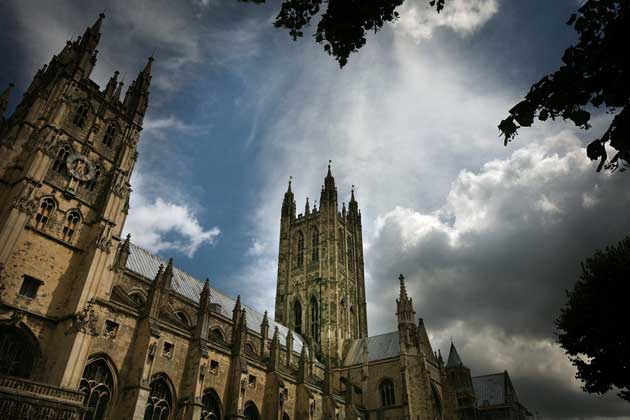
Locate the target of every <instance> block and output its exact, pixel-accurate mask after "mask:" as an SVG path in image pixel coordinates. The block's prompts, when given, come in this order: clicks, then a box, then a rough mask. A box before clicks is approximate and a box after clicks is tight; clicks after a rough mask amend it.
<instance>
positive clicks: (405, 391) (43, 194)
mask: <svg viewBox="0 0 630 420" xmlns="http://www.w3.org/2000/svg"><path fill="white" fill-rule="evenodd" d="M103 20H104V15H103V14H101V15H99V17H98V19H97V20H96V22H95V23H94V24H93V25H92V26H90V27H88V28H87V29H86V30H85V33H84V34H83V35H82V36H80V37H78V38H76V39H73V40H71V41H68V42H67V44H66V45H65V46H64V48H63V49H62V51H61V52H59V53H58V54H57V55H55V56H53V58H52V60H51V61H50V63H49V64H48V65H45V66H44V67H43V68H41V69H40V70H38V71H37V73H36V74H35V76H34V78H33V80H32V82H31V84H30V86H29V87H28V89H26V91H25V93H24V96H23V98H22V99H21V101H20V103H19V104H18V105H17V107H16V108H15V110H14V111H13V112H12V113H11V115H10V116H8V117H7V118H5V117H4V114H5V112H6V110H7V108H8V101H9V96H10V90H11V86H9V88H7V89H6V90H5V91H4V92H3V93H2V95H1V96H0V116H1V117H2V118H1V120H0V124H1V125H0V414H1V415H2V417H3V419H5V420H26V419H46V420H79V419H82V420H105V419H107V420H118V419H122V420H211V419H212V420H220V419H221V420H223V419H229V420H236V419H248V420H250V419H251V420H255V419H264V420H290V419H297V420H314V419H331V420H343V419H348V420H349V419H352V420H359V419H361V420H369V419H372V420H376V419H379V420H435V419H440V420H457V419H462V420H464V419H466V420H467V419H490V418H493V419H502V418H505V419H514V420H521V419H525V418H529V416H530V414H529V412H528V411H527V409H526V408H525V407H524V406H523V405H521V403H520V402H519V401H518V398H517V397H516V392H515V391H514V387H513V386H512V384H511V381H510V379H509V376H508V374H507V372H504V373H500V374H497V375H486V376H481V377H474V378H473V377H472V376H471V373H470V370H469V369H468V368H467V367H466V366H464V364H463V363H462V361H461V359H460V357H459V355H458V354H457V350H456V349H455V347H454V346H453V345H452V346H451V351H450V354H449V356H448V360H447V362H444V360H443V359H442V356H441V354H440V353H439V352H438V353H436V352H434V351H433V349H432V347H431V343H430V341H429V336H428V334H427V331H426V329H425V325H424V322H423V320H422V318H419V319H418V318H416V312H415V308H414V304H413V300H412V298H411V297H410V296H408V294H407V291H406V289H405V279H404V277H403V276H402V275H400V277H399V279H398V280H399V282H400V294H399V297H398V299H396V301H395V302H392V308H391V309H392V316H396V317H397V320H398V328H397V330H396V331H392V332H389V333H386V334H381V335H377V336H369V335H368V322H367V305H366V290H365V281H364V261H363V243H362V226H361V212H360V210H359V206H358V203H357V200H356V199H355V196H354V192H353V193H352V196H351V197H350V200H349V204H348V208H347V209H346V207H345V205H343V206H342V208H341V209H339V203H338V197H337V189H336V186H335V179H334V177H333V175H332V171H331V169H330V166H329V167H328V173H327V175H326V176H325V179H324V185H323V187H322V190H321V196H320V200H319V207H318V208H317V207H313V208H310V206H309V204H308V202H307V204H306V206H305V209H304V212H303V213H301V214H296V204H295V200H294V196H293V192H292V190H291V183H289V186H288V189H287V192H286V193H285V195H284V200H283V201H282V205H281V207H280V205H279V210H280V220H281V224H280V242H279V243H280V245H279V256H278V277H277V288H276V301H275V320H274V319H272V318H271V317H269V316H268V315H267V312H265V313H259V312H257V311H255V310H253V309H252V308H250V307H248V306H247V304H246V303H245V302H242V301H241V299H240V297H237V298H236V299H233V298H231V297H229V296H227V295H225V294H223V293H221V291H219V290H216V289H215V288H213V287H212V286H211V285H210V282H209V280H207V279H206V280H205V281H202V280H200V279H196V278H194V277H192V276H191V275H189V274H188V273H186V272H184V271H182V270H180V269H178V268H177V267H176V265H175V263H174V261H173V260H172V259H169V260H168V261H164V260H162V259H161V258H160V257H158V256H156V255H153V254H151V253H150V252H148V251H146V250H145V249H142V248H141V247H138V246H137V245H135V244H134V243H133V241H132V238H130V237H129V236H126V237H124V236H123V228H124V224H125V219H126V217H127V214H128V211H129V196H130V193H131V188H130V183H129V179H130V177H131V174H132V172H133V169H134V165H135V163H136V160H137V157H138V154H137V145H138V142H139V140H140V133H141V131H142V124H143V118H144V115H145V112H146V110H147V107H148V104H149V88H150V84H151V72H152V69H151V65H152V61H153V58H149V60H148V62H147V63H146V65H145V66H144V68H142V70H140V71H139V73H138V76H137V77H136V78H135V80H134V81H133V82H132V83H131V85H130V86H129V87H128V88H127V89H126V90H125V93H124V95H123V93H122V91H123V82H121V81H119V80H118V72H116V73H114V75H113V76H112V77H111V79H110V80H109V82H108V83H107V85H106V86H105V87H104V88H103V89H101V87H99V85H98V84H96V83H95V82H94V81H92V80H91V79H90V75H91V72H92V70H93V68H94V66H95V64H96V56H97V49H96V48H97V45H98V43H99V39H100V37H101V26H102V24H103ZM278 204H280V200H279V201H278Z"/></svg>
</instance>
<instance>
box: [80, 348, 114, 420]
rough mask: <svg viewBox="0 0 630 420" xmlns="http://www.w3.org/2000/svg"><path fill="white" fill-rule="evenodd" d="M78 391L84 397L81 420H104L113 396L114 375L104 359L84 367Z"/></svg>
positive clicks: (93, 361)
mask: <svg viewBox="0 0 630 420" xmlns="http://www.w3.org/2000/svg"><path fill="white" fill-rule="evenodd" d="M79 391H80V392H82V393H83V394H84V395H85V397H84V399H83V405H85V408H86V412H85V414H84V417H83V420H103V419H105V416H106V415H107V410H108V409H109V405H110V402H111V401H112V399H113V395H114V374H113V372H112V370H111V369H110V367H109V365H108V363H107V362H106V361H105V360H104V359H102V358H99V359H96V360H92V361H91V362H89V363H88V364H87V366H85V369H84V370H83V376H82V377H81V384H80V385H79Z"/></svg>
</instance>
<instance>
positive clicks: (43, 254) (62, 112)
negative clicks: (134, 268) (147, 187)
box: [0, 14, 153, 389]
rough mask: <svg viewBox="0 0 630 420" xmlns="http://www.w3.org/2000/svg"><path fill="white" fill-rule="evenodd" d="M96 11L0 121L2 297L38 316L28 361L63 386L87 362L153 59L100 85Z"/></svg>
mask: <svg viewBox="0 0 630 420" xmlns="http://www.w3.org/2000/svg"><path fill="white" fill-rule="evenodd" d="M103 19H104V15H103V14H101V15H99V17H98V19H97V20H96V22H95V23H94V24H93V25H92V26H90V27H88V28H87V29H86V30H85V33H84V34H83V35H82V36H80V37H78V38H77V39H75V40H72V41H68V42H67V44H66V45H65V47H64V48H63V50H62V51H61V52H60V53H59V54H57V55H55V56H53V58H52V60H51V61H50V63H49V64H48V65H45V66H44V67H43V68H42V69H40V70H39V71H38V72H37V73H36V75H35V77H34V78H33V81H32V82H31V84H30V86H29V87H28V89H27V90H26V92H25V94H24V97H23V99H22V100H21V102H20V103H19V105H18V106H17V108H16V110H15V111H14V112H13V114H12V115H11V116H10V117H9V118H8V119H6V120H4V119H3V121H2V127H1V128H0V152H1V156H2V159H1V160H0V181H1V182H0V270H1V271H2V273H0V274H1V276H2V281H3V291H2V294H3V296H2V299H1V300H2V301H3V302H4V304H5V305H9V303H10V302H12V303H10V304H11V305H13V306H15V308H16V311H17V310H18V308H19V309H24V310H26V311H27V312H28V311H31V312H36V313H41V314H44V317H43V318H41V320H42V322H43V323H42V324H41V325H38V326H37V328H38V331H39V330H41V331H46V333H45V334H44V338H43V340H42V348H43V349H45V350H50V351H48V352H47V353H46V354H47V355H48V356H47V358H46V360H44V361H43V363H39V364H38V369H40V370H41V375H42V376H43V373H44V372H45V373H46V377H47V379H48V381H49V383H51V384H54V385H57V386H61V387H65V388H68V389H76V388H77V387H78V386H79V381H80V379H81V374H82V371H83V366H84V365H85V363H86V360H85V359H86V358H87V351H88V348H89V346H90V340H91V338H92V334H91V333H92V330H91V328H93V325H91V323H90V319H91V314H93V312H92V311H93V309H92V308H93V305H94V303H95V302H96V301H98V300H106V299H108V298H109V296H108V294H109V293H110V291H111V288H112V281H113V276H114V273H113V271H112V270H111V267H112V265H113V263H114V258H115V253H116V249H117V248H118V246H119V244H120V242H121V239H120V235H121V231H122V228H123V225H124V222H125V219H126V216H127V210H128V207H129V204H128V202H129V193H130V186H129V178H130V176H131V173H132V171H133V168H134V164H135V162H136V158H137V152H136V146H137V143H138V140H139V137H140V131H141V130H142V121H143V118H144V113H145V111H146V109H147V106H148V97H149V84H150V82H151V62H152V60H153V59H152V58H150V59H149V62H148V63H147V64H146V66H145V67H144V69H143V70H142V71H140V73H139V75H138V77H137V78H136V80H135V81H134V82H133V83H132V85H131V86H130V87H129V89H128V90H127V93H126V95H125V96H124V99H123V98H121V89H122V82H119V81H118V80H117V79H118V72H116V73H115V74H114V75H113V76H112V77H111V79H110V80H109V83H108V84H107V86H106V87H105V89H104V90H100V89H99V86H98V85H97V84H96V83H95V82H93V81H92V80H91V79H90V74H91V72H92V70H93V68H94V66H95V64H96V56H97V53H98V51H97V50H96V48H97V45H98V43H99V40H100V37H101V33H100V30H101V25H102V22H103ZM5 107H6V101H3V109H2V111H3V113H4V110H5V109H4V108H5ZM53 349H54V351H53Z"/></svg>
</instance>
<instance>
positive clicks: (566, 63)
mask: <svg viewBox="0 0 630 420" xmlns="http://www.w3.org/2000/svg"><path fill="white" fill-rule="evenodd" d="M629 12H630V2H629V1H628V0H589V1H587V2H586V3H584V5H583V6H582V7H580V8H579V9H578V13H576V14H573V15H572V16H571V18H570V19H569V21H568V22H567V24H568V25H573V27H574V28H575V30H576V31H577V32H578V34H579V42H578V43H577V44H576V45H574V46H571V47H569V48H568V49H567V50H566V51H565V52H564V55H563V57H562V63H563V64H562V65H561V66H560V68H559V69H558V70H556V72H555V73H553V74H550V75H548V76H545V77H543V78H542V79H540V81H539V82H538V83H536V84H534V85H533V86H532V87H531V89H530V91H529V93H528V94H527V95H526V96H525V99H524V100H522V101H521V102H519V103H518V104H516V106H514V107H513V108H512V109H511V110H510V111H509V113H510V115H509V116H508V117H507V118H506V119H504V120H503V121H501V123H500V124H499V130H500V131H501V133H502V135H503V136H504V138H505V144H507V143H508V142H509V141H510V140H512V139H513V138H514V136H515V135H516V133H517V130H518V129H519V128H520V127H529V126H531V125H532V124H533V123H534V118H538V119H539V120H540V121H545V120H547V119H548V118H551V119H555V118H558V117H560V118H562V119H564V120H571V121H573V123H574V124H575V125H576V126H578V127H580V128H583V129H588V128H590V124H589V121H590V119H591V113H590V112H589V109H591V110H592V108H600V107H603V108H604V109H605V110H606V111H607V112H608V113H611V114H616V115H615V117H614V118H613V121H612V123H611V124H610V126H609V127H608V129H607V130H606V132H604V134H603V135H602V136H601V137H600V138H598V139H596V140H594V141H593V142H591V143H590V144H589V145H588V147H587V149H586V153H587V155H588V157H589V158H591V159H592V160H596V159H599V160H600V162H599V166H598V167H597V171H600V170H601V169H602V168H606V169H609V170H611V171H615V170H616V169H620V170H621V171H623V170H625V169H626V168H627V167H628V164H630V153H629V150H630V138H629V137H628V136H629V134H630V111H629V110H628V102H630V72H629V71H628V70H629V65H630V64H629V63H630V60H628V59H627V58H628V57H627V55H628V54H627V51H628V39H630V16H629ZM606 143H609V145H610V146H611V147H612V148H613V149H615V150H616V153H615V155H614V156H613V157H612V159H610V160H608V155H607V153H606Z"/></svg>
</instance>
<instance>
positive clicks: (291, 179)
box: [287, 175, 293, 192]
mask: <svg viewBox="0 0 630 420" xmlns="http://www.w3.org/2000/svg"><path fill="white" fill-rule="evenodd" d="M292 182H293V175H291V176H289V188H288V189H287V192H291V183H292Z"/></svg>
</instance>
